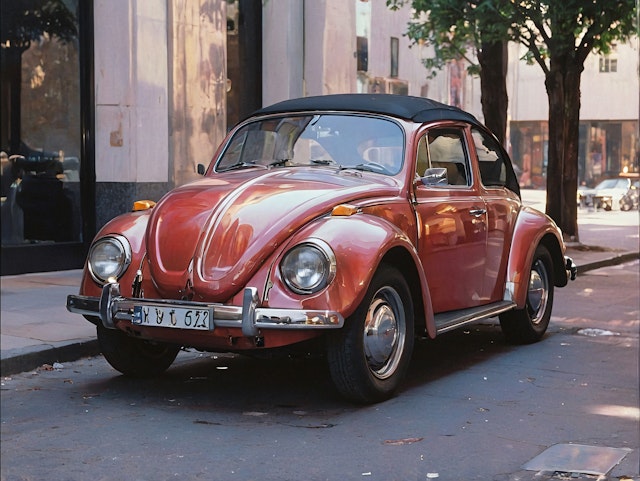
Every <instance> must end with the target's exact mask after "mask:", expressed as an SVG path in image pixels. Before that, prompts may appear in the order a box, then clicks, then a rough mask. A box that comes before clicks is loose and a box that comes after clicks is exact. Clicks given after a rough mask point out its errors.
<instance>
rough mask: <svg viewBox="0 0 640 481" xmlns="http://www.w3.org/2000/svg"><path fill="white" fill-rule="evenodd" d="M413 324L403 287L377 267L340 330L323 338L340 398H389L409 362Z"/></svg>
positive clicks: (393, 272) (398, 277)
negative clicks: (356, 306)
mask: <svg viewBox="0 0 640 481" xmlns="http://www.w3.org/2000/svg"><path fill="white" fill-rule="evenodd" d="M413 323H414V320H413V302H412V300H411V293H410V291H409V287H408V285H407V281H406V280H405V278H404V277H403V276H402V274H400V272H399V271H398V270H397V269H395V268H393V267H390V266H385V265H383V266H381V267H380V269H378V271H377V272H376V274H375V275H374V277H373V279H372V281H371V285H370V286H369V289H368V290H367V293H366V295H365V297H364V299H363V300H362V303H361V304H360V305H359V306H358V308H357V309H356V311H355V312H354V313H353V315H352V316H350V317H349V318H348V319H346V322H345V326H344V328H343V329H341V330H339V331H335V332H332V333H331V335H330V336H329V337H328V344H327V359H328V363H329V371H330V374H331V378H332V380H333V383H334V384H335V386H336V388H337V390H338V391H339V392H340V394H342V395H343V396H344V397H345V398H347V399H349V400H351V401H354V402H357V403H362V404H370V403H375V402H380V401H383V400H385V399H388V398H390V397H391V396H392V395H393V394H394V392H395V391H396V389H397V388H398V386H399V385H400V382H401V380H402V378H403V377H404V374H405V373H406V370H407V367H408V365H409V361H410V360H411V353H412V351H413V343H414V329H413Z"/></svg>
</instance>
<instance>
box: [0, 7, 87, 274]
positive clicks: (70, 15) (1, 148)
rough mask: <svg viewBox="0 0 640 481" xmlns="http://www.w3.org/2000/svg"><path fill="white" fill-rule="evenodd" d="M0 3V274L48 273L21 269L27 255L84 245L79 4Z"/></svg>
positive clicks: (62, 262) (59, 262)
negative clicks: (14, 269)
mask: <svg viewBox="0 0 640 481" xmlns="http://www.w3.org/2000/svg"><path fill="white" fill-rule="evenodd" d="M0 2H1V3H0V6H1V11H0V13H1V16H0V18H1V20H0V22H1V28H2V32H1V35H2V38H1V42H2V43H1V44H0V55H1V71H0V75H1V77H0V79H1V84H0V160H1V161H2V250H3V256H2V258H3V274H5V273H6V272H5V266H4V264H5V259H10V260H11V261H12V262H13V263H16V262H17V261H16V258H19V257H24V259H23V261H24V262H23V264H24V265H25V268H24V269H18V270H23V271H37V270H45V271H46V270H52V269H50V268H47V265H41V266H39V267H38V266H34V267H33V268H29V267H27V265H28V264H29V259H30V258H33V257H34V256H33V254H34V253H35V252H37V251H35V250H34V248H37V247H51V246H56V245H63V244H65V245H67V247H69V246H70V245H76V249H75V250H77V251H78V252H80V251H82V243H83V222H82V212H81V208H80V206H81V188H80V185H81V182H80V171H81V166H82V163H83V162H82V158H83V155H82V153H83V147H84V143H83V142H84V140H83V134H82V132H83V127H82V125H81V124H82V115H83V109H82V108H81V103H82V102H81V90H82V89H81V78H82V76H81V72H80V64H81V53H80V46H81V44H80V30H81V29H80V24H79V18H80V12H79V10H80V8H81V7H80V5H79V3H80V1H79V0H21V1H19V2H16V1H13V0H0ZM20 248H28V249H27V250H25V249H20ZM16 249H17V250H16ZM9 251H11V253H9ZM67 251H68V249H67ZM48 252H49V254H48V256H49V257H51V256H57V257H58V258H57V259H55V262H53V264H55V265H56V267H57V268H60V266H62V267H64V266H65V259H61V258H60V255H58V254H56V251H55V250H51V249H49V251H48ZM59 252H63V251H59ZM61 255H62V254H61ZM65 255H66V257H67V259H68V261H69V262H68V265H69V268H72V267H77V266H76V265H75V264H76V262H75V260H74V259H72V258H73V257H75V256H73V255H71V256H69V255H68V252H67V254H65ZM35 257H38V256H37V255H36V256H35ZM46 259H47V258H46V257H45V262H46Z"/></svg>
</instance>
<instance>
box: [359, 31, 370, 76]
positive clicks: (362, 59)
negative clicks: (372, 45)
mask: <svg viewBox="0 0 640 481" xmlns="http://www.w3.org/2000/svg"><path fill="white" fill-rule="evenodd" d="M356 40H357V48H358V72H366V71H367V70H369V39H367V37H357V39H356Z"/></svg>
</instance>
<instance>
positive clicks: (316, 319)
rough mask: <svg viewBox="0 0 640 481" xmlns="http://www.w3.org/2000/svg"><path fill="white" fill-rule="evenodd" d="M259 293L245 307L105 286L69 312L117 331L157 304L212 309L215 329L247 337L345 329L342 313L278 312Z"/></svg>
mask: <svg viewBox="0 0 640 481" xmlns="http://www.w3.org/2000/svg"><path fill="white" fill-rule="evenodd" d="M258 303H259V298H258V291H257V289H256V288H254V287H248V288H246V289H245V290H244V296H243V305H242V306H228V305H225V304H218V303H206V302H191V301H179V300H169V299H138V298H133V299H132V298H125V297H122V296H121V295H120V285H119V284H118V283H117V282H114V283H110V284H106V285H105V286H104V287H103V288H102V294H101V296H100V297H99V298H98V297H90V296H80V295H70V296H68V297H67V310H68V311H69V312H73V313H76V314H82V315H85V316H93V317H99V318H100V320H101V322H102V325H103V326H104V327H106V328H108V329H115V327H116V323H117V322H118V321H130V322H132V321H133V309H134V307H135V306H136V305H145V304H154V305H166V306H176V307H194V308H196V307H197V308H213V323H214V329H215V327H236V328H240V329H242V333H243V335H245V336H249V337H255V336H257V335H258V334H259V330H260V329H303V330H304V329H339V328H341V327H343V326H344V317H342V315H341V314H340V313H339V312H335V311H321V310H306V309H277V308H266V307H258Z"/></svg>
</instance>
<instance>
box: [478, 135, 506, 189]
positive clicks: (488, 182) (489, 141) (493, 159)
mask: <svg viewBox="0 0 640 481" xmlns="http://www.w3.org/2000/svg"><path fill="white" fill-rule="evenodd" d="M471 134H472V136H473V143H474V144H475V147H476V152H477V154H478V163H479V166H480V178H481V180H482V183H483V184H484V185H485V186H488V187H498V186H499V187H502V186H504V185H506V183H507V168H506V165H505V158H504V157H503V154H502V149H501V148H500V146H499V145H498V143H497V142H496V141H495V139H494V138H493V137H491V136H490V135H488V134H487V133H485V132H482V131H481V130H478V129H475V128H474V129H472V131H471Z"/></svg>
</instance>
